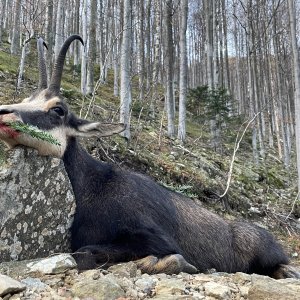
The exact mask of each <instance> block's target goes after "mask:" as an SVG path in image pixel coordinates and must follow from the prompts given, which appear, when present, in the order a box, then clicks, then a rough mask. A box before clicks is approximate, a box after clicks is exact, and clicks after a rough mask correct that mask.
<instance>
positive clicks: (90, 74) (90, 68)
mask: <svg viewBox="0 0 300 300" xmlns="http://www.w3.org/2000/svg"><path fill="white" fill-rule="evenodd" d="M96 24H97V0H91V8H90V30H89V47H88V65H87V94H92V93H93V91H94V64H95V62H96V48H97V45H96Z"/></svg>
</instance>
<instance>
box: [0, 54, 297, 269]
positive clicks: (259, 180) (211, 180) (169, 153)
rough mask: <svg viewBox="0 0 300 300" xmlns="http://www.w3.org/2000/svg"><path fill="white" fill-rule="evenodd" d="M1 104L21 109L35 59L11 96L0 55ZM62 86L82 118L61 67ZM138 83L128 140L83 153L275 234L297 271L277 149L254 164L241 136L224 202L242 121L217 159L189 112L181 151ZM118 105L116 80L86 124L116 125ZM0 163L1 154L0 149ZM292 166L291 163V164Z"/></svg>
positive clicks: (291, 193) (70, 74) (7, 64)
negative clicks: (152, 111)
mask: <svg viewBox="0 0 300 300" xmlns="http://www.w3.org/2000/svg"><path fill="white" fill-rule="evenodd" d="M0 50H1V51H0V104H6V103H18V102H20V101H21V100H22V99H23V98H25V97H27V96H28V95H30V94H31V93H32V92H33V91H34V90H35V88H36V86H37V69H36V62H35V61H36V57H35V54H34V53H33V52H31V53H30V54H29V57H28V59H27V61H28V62H29V63H27V64H26V69H25V75H24V82H23V87H22V90H21V91H19V92H18V93H17V94H16V92H15V81H16V77H17V68H18V57H14V56H11V55H10V54H8V53H7V52H5V51H3V50H4V49H0ZM63 78H64V81H63V83H62V87H63V95H64V96H65V98H66V101H67V102H68V104H69V105H70V106H71V107H72V109H73V110H74V111H75V112H76V113H77V114H81V116H82V117H83V116H85V114H86V112H87V108H88V106H89V102H90V101H91V98H90V97H86V98H83V97H82V95H81V93H80V89H79V86H80V76H79V74H74V71H73V70H71V68H70V67H69V66H66V68H65V72H64V77H63ZM135 93H137V84H136V82H135V79H133V105H132V119H131V124H132V127H131V133H132V139H131V141H130V142H127V141H126V140H124V139H123V138H122V137H119V136H117V137H113V138H107V139H101V140H100V139H90V140H87V141H85V143H86V147H87V148H88V150H89V151H90V152H91V153H92V154H93V155H94V156H95V157H97V158H99V159H101V160H105V161H108V162H113V163H115V164H117V165H119V166H120V167H121V168H129V169H133V170H137V171H139V172H142V173H146V174H148V175H149V176H151V177H152V178H155V180H156V181H158V182H160V183H161V184H163V185H166V186H168V187H169V188H171V189H173V190H176V191H179V192H182V193H184V194H186V195H188V196H189V197H191V198H193V199H195V201H201V202H202V203H203V205H205V206H207V207H209V208H210V209H212V210H215V211H217V213H219V214H221V215H223V216H224V217H225V218H228V219H235V218H237V219H248V220H251V221H252V222H257V223H258V224H260V225H261V226H264V227H266V228H268V229H270V230H272V231H273V232H274V233H275V235H276V236H277V237H278V239H279V240H281V242H282V244H283V245H284V247H285V248H286V250H287V252H288V254H289V256H290V257H291V259H292V260H293V261H294V264H299V265H300V239H299V236H300V222H299V220H300V219H299V218H300V204H299V203H298V204H297V203H295V202H294V199H295V197H296V176H297V174H296V170H295V168H294V166H295V163H291V167H290V169H289V170H286V169H285V168H284V166H283V164H282V162H281V161H280V160H279V159H278V157H277V154H276V152H275V151H274V150H272V149H268V152H267V153H268V154H267V157H266V160H265V162H264V163H261V164H260V165H258V166H257V165H254V163H253V160H252V150H251V136H250V134H249V133H247V132H246V134H245V136H244V138H243V140H242V142H241V144H240V148H239V150H238V152H237V154H236V157H235V163H234V167H233V174H232V181H231V184H230V188H229V190H228V193H227V194H226V196H225V197H223V198H222V199H220V197H219V195H221V194H222V193H223V192H224V191H225V189H226V182H227V177H228V172H229V168H230V162H231V159H232V154H233V150H234V146H235V139H236V134H237V132H238V131H239V128H240V126H241V124H242V123H243V120H236V119H233V118H232V120H231V121H230V122H229V123H228V124H226V127H225V126H224V128H223V130H224V132H223V133H222V134H223V140H222V145H223V149H222V153H216V152H215V151H213V150H212V149H211V147H210V137H209V124H207V122H204V121H202V122H200V121H199V120H198V121H196V120H195V118H194V117H193V115H192V113H191V112H189V114H188V121H187V136H188V138H187V140H186V143H185V144H184V145H182V144H180V143H179V142H178V141H177V140H175V139H169V138H168V137H167V136H166V134H165V131H166V119H165V115H164V113H163V110H164V109H163V108H164V103H163V101H160V102H159V103H156V110H155V118H154V119H153V118H151V116H150V111H149V104H147V101H145V102H139V101H138V100H135V99H134V94H135ZM118 105H119V99H118V98H117V97H114V96H113V74H112V73H111V72H109V74H108V79H107V82H106V83H105V84H102V85H100V87H99V89H98V90H97V92H96V97H95V105H94V110H93V112H92V113H90V114H89V115H88V118H89V119H94V120H104V121H115V122H116V121H118ZM1 149H2V150H1V157H2V160H3V159H4V156H5V151H4V150H3V149H4V146H1ZM292 159H293V160H294V159H295V158H292Z"/></svg>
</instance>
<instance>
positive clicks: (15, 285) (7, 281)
mask: <svg viewBox="0 0 300 300" xmlns="http://www.w3.org/2000/svg"><path fill="white" fill-rule="evenodd" d="M25 289H26V285H25V284H24V283H21V282H19V281H17V280H15V279H12V278H10V277H9V276H6V275H2V274H0V297H2V296H5V295H7V294H15V293H19V292H21V291H24V290H25Z"/></svg>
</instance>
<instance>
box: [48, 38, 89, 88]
mask: <svg viewBox="0 0 300 300" xmlns="http://www.w3.org/2000/svg"><path fill="white" fill-rule="evenodd" d="M74 40H79V41H80V42H81V44H82V45H83V44H84V43H83V40H82V38H81V37H80V36H79V35H77V34H74V35H71V36H70V37H68V38H67V39H66V41H65V42H64V44H63V45H62V47H61V49H60V52H59V54H58V56H57V59H56V62H55V66H54V71H53V73H52V77H51V82H50V85H49V88H48V89H49V90H51V91H52V92H54V93H55V94H58V93H59V90H60V83H61V78H62V72H63V67H64V62H65V58H66V53H67V51H68V49H69V47H70V45H71V43H72V42H73V41H74Z"/></svg>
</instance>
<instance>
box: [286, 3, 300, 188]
mask: <svg viewBox="0 0 300 300" xmlns="http://www.w3.org/2000/svg"><path fill="white" fill-rule="evenodd" d="M288 8H289V19H290V35H291V46H292V53H293V69H294V80H295V93H294V101H295V121H296V130H295V133H296V152H297V169H298V191H300V68H299V63H300V61H299V53H298V45H297V35H296V14H295V3H294V1H293V0H288Z"/></svg>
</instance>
